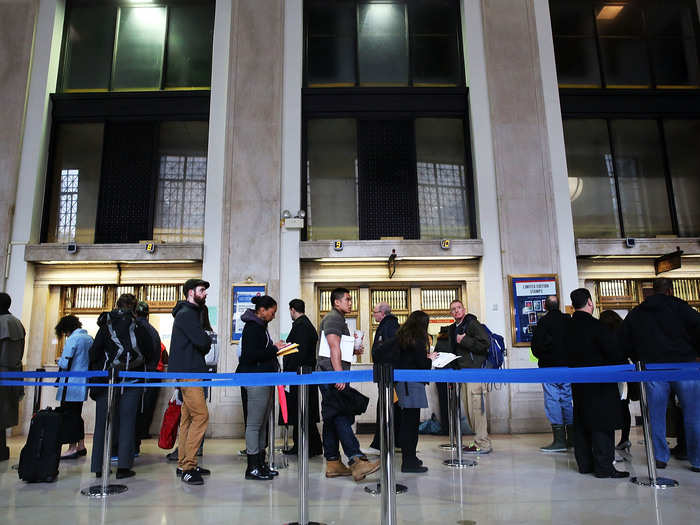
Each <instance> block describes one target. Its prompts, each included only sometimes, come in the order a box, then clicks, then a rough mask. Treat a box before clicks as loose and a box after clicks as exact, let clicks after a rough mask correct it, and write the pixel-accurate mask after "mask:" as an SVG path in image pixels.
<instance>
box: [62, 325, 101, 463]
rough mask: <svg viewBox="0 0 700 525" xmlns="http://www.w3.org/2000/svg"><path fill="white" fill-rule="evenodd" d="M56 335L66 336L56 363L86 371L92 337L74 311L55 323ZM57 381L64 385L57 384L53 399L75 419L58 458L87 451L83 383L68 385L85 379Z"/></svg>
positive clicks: (71, 368) (65, 367)
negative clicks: (83, 415)
mask: <svg viewBox="0 0 700 525" xmlns="http://www.w3.org/2000/svg"><path fill="white" fill-rule="evenodd" d="M55 330H56V337H58V338H59V339H60V338H61V337H63V336H65V337H66V342H65V343H64V345H63V352H62V353H61V357H60V359H58V361H57V364H58V367H59V368H60V369H61V370H62V371H66V372H77V371H86V370H88V368H89V367H90V347H91V346H92V342H93V340H92V337H90V335H89V334H88V333H87V330H85V329H83V325H82V323H81V322H80V319H78V318H77V317H76V316H74V315H66V316H64V317H62V318H61V319H60V320H59V321H58V324H57V325H56V328H55ZM60 382H61V383H64V384H66V385H68V386H62V387H59V388H58V392H57V393H56V399H57V400H58V401H60V402H61V408H62V410H63V412H64V413H65V412H70V413H73V417H70V418H67V420H68V419H69V420H70V421H71V422H73V423H75V425H74V426H72V427H71V428H70V429H69V434H68V435H69V436H70V443H69V445H68V450H67V451H66V453H65V454H64V455H62V456H61V459H77V458H79V457H81V456H86V455H87V450H86V449H85V442H84V438H85V423H84V422H83V419H82V415H81V414H82V411H83V402H84V401H85V400H86V399H87V387H86V386H80V385H77V386H70V384H71V383H85V378H84V377H66V378H61V380H60Z"/></svg>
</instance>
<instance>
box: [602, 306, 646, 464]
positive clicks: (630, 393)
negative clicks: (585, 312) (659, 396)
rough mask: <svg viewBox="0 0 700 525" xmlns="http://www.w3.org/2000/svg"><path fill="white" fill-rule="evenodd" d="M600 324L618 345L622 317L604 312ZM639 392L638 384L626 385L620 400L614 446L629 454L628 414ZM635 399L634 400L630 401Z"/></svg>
mask: <svg viewBox="0 0 700 525" xmlns="http://www.w3.org/2000/svg"><path fill="white" fill-rule="evenodd" d="M599 319H600V322H601V323H603V324H604V325H605V326H606V327H607V328H608V330H610V333H611V334H612V335H613V337H615V345H619V344H620V342H619V336H620V334H619V330H620V326H622V317H620V314H618V313H617V312H616V311H615V310H604V311H602V312H601V313H600V318H599ZM638 391H639V383H627V399H622V400H621V401H620V402H621V403H622V433H621V435H620V442H619V443H618V444H617V445H616V446H615V448H616V449H617V450H627V451H628V452H629V449H630V447H631V446H632V442H631V441H630V430H631V428H632V415H631V414H630V401H631V400H634V401H638V400H639V395H638V394H637V396H635V395H634V393H635V392H638ZM634 397H636V399H632V398H634Z"/></svg>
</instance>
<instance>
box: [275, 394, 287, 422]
mask: <svg viewBox="0 0 700 525" xmlns="http://www.w3.org/2000/svg"><path fill="white" fill-rule="evenodd" d="M277 394H278V397H279V402H280V412H282V421H284V424H285V425H287V424H288V423H289V412H288V411H287V393H286V392H285V391H284V387H283V386H282V385H277Z"/></svg>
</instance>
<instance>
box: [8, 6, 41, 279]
mask: <svg viewBox="0 0 700 525" xmlns="http://www.w3.org/2000/svg"><path fill="white" fill-rule="evenodd" d="M35 18H36V2H34V1H32V0H0V122H2V126H0V271H1V272H2V286H0V289H2V290H4V289H5V266H6V264H7V247H8V243H9V242H10V234H11V231H12V220H13V216H14V209H15V197H16V194H17V180H18V176H19V162H20V149H21V146H22V144H21V140H22V128H23V126H24V110H25V101H26V98H27V88H28V84H29V64H30V61H31V54H32V39H33V37H34V23H35Z"/></svg>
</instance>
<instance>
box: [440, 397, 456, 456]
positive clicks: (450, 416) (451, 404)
mask: <svg viewBox="0 0 700 525" xmlns="http://www.w3.org/2000/svg"><path fill="white" fill-rule="evenodd" d="M454 386H455V383H447V425H448V427H449V429H450V430H449V432H450V442H449V443H444V444H442V445H440V448H441V449H443V450H454V449H455V443H456V440H455V425H454V409H455V400H454ZM443 423H444V422H443ZM457 423H459V421H458V422H457Z"/></svg>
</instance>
